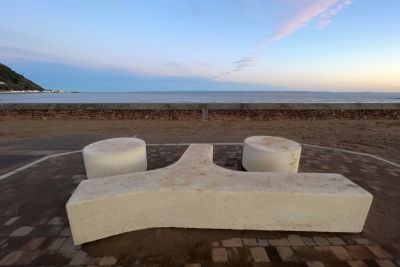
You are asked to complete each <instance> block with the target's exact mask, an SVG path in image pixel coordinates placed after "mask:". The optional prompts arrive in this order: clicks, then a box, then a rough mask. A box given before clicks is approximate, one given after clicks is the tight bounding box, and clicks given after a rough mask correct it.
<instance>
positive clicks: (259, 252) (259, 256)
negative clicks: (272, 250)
mask: <svg viewBox="0 0 400 267" xmlns="http://www.w3.org/2000/svg"><path fill="white" fill-rule="evenodd" d="M250 252H251V256H252V257H253V260H254V262H269V258H268V255H267V252H266V251H265V249H264V248H262V247H255V248H250Z"/></svg>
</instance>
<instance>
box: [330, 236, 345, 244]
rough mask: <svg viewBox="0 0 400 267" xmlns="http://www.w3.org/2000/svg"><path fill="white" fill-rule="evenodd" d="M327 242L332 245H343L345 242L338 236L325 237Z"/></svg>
mask: <svg viewBox="0 0 400 267" xmlns="http://www.w3.org/2000/svg"><path fill="white" fill-rule="evenodd" d="M327 239H328V240H329V242H331V244H332V245H334V246H345V245H346V243H345V242H344V241H343V240H342V239H341V238H339V237H327Z"/></svg>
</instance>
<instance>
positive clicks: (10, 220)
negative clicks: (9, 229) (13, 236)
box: [4, 217, 20, 226]
mask: <svg viewBox="0 0 400 267" xmlns="http://www.w3.org/2000/svg"><path fill="white" fill-rule="evenodd" d="M19 218H20V217H12V218H11V219H9V220H8V221H6V222H5V223H4V225H7V226H8V225H12V224H13V223H14V222H16V221H17V220H18V219H19Z"/></svg>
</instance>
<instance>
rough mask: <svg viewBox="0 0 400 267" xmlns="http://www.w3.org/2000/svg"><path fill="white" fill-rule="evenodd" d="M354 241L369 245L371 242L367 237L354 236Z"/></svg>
mask: <svg viewBox="0 0 400 267" xmlns="http://www.w3.org/2000/svg"><path fill="white" fill-rule="evenodd" d="M354 241H356V243H357V244H359V245H369V244H371V242H369V240H368V239H365V238H354Z"/></svg>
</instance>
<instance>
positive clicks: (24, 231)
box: [8, 226, 35, 236]
mask: <svg viewBox="0 0 400 267" xmlns="http://www.w3.org/2000/svg"><path fill="white" fill-rule="evenodd" d="M33 229H35V227H32V226H22V227H20V228H18V229H17V230H15V231H13V232H12V233H11V234H9V235H8V236H27V235H29V233H30V232H32V231H33Z"/></svg>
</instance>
